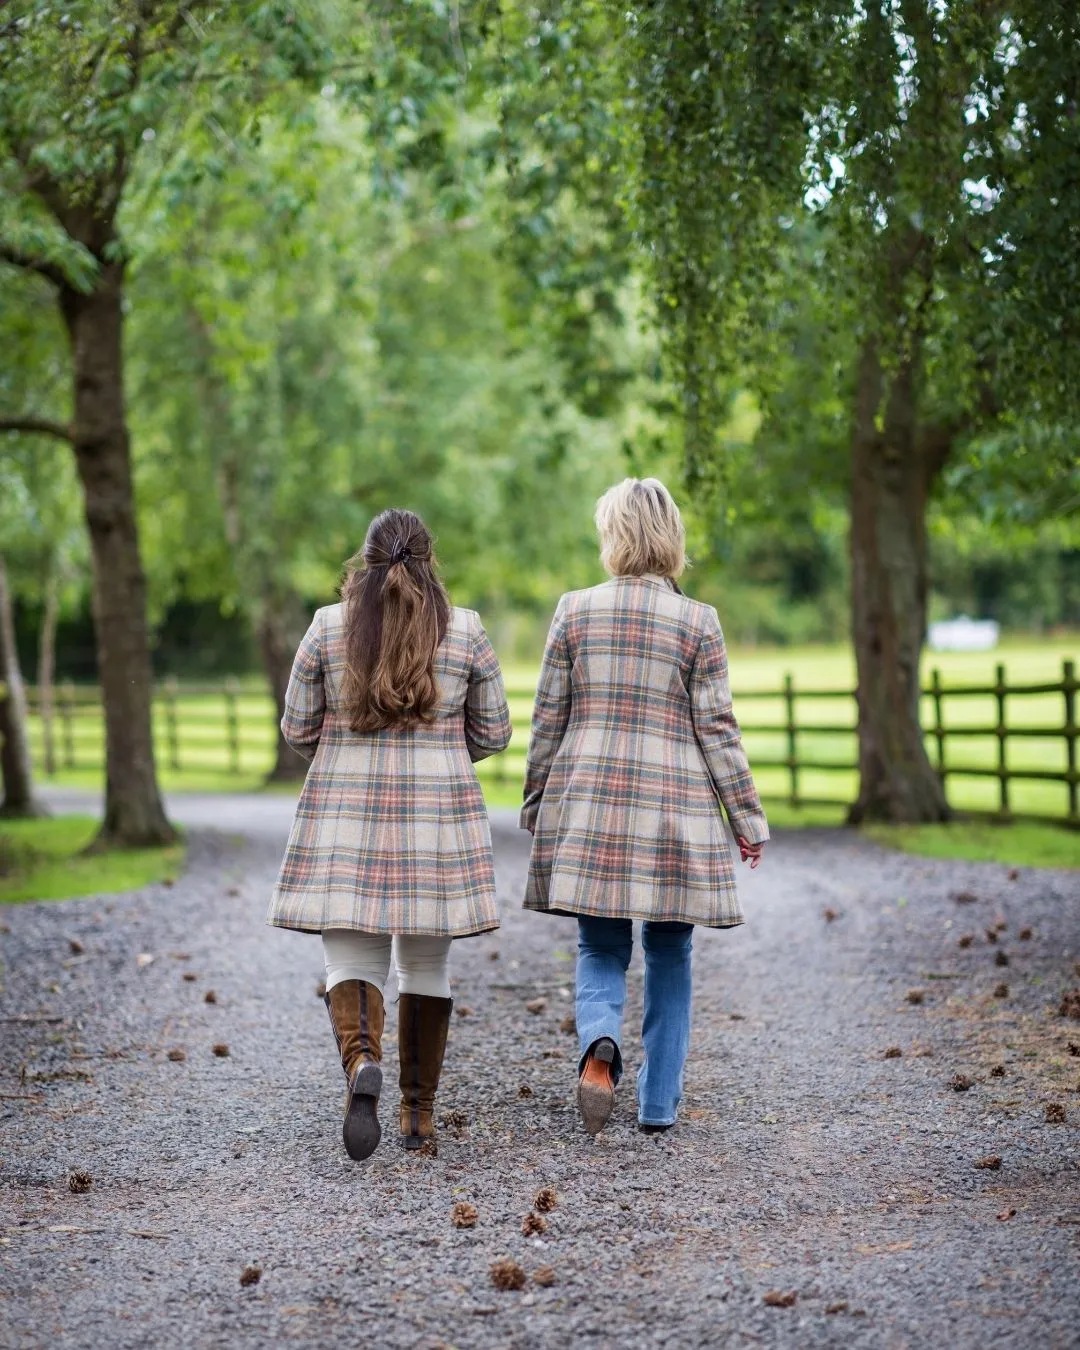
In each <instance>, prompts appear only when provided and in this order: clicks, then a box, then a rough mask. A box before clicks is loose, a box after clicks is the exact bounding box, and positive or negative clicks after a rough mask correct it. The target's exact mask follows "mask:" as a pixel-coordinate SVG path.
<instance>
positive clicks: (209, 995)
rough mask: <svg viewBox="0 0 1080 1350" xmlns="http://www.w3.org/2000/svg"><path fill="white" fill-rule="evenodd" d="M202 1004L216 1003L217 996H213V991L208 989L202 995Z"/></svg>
mask: <svg viewBox="0 0 1080 1350" xmlns="http://www.w3.org/2000/svg"><path fill="white" fill-rule="evenodd" d="M203 1002H204V1003H216V1002H217V994H215V993H214V991H213V990H212V989H208V990H207V991H206V993H205V994H203Z"/></svg>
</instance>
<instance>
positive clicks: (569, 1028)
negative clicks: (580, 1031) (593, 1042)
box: [559, 1013, 577, 1036]
mask: <svg viewBox="0 0 1080 1350" xmlns="http://www.w3.org/2000/svg"><path fill="white" fill-rule="evenodd" d="M559 1030H560V1031H563V1032H565V1033H566V1035H567V1036H576V1035H577V1019H576V1018H575V1017H574V1015H573V1013H571V1014H570V1015H569V1016H568V1017H564V1018H563V1020H562V1021H561V1022H560V1023H559Z"/></svg>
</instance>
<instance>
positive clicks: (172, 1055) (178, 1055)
mask: <svg viewBox="0 0 1080 1350" xmlns="http://www.w3.org/2000/svg"><path fill="white" fill-rule="evenodd" d="M166 1059H171V1060H172V1062H173V1063H174V1064H183V1062H184V1060H185V1059H187V1051H186V1050H181V1049H180V1048H179V1047H177V1049H175V1050H170V1051H169V1053H168V1055H167V1056H166Z"/></svg>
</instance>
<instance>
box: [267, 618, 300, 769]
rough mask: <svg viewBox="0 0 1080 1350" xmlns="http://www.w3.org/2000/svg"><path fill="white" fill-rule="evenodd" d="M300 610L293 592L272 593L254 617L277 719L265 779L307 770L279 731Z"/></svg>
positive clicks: (295, 645)
mask: <svg viewBox="0 0 1080 1350" xmlns="http://www.w3.org/2000/svg"><path fill="white" fill-rule="evenodd" d="M299 612H300V602H299V600H298V599H297V597H296V596H289V597H288V598H284V597H282V596H279V595H272V596H269V597H267V598H266V599H264V600H263V601H262V603H261V604H260V606H259V612H258V617H257V621H256V636H257V639H258V644H259V654H260V655H261V657H262V663H263V669H264V670H265V671H266V677H267V679H268V680H269V681H270V691H271V693H272V694H273V696H274V709H275V715H276V717H277V722H278V732H277V752H276V755H275V760H274V767H273V769H272V770H271V771H270V776H269V777H268V779H267V782H270V783H291V782H297V781H299V780H301V779H303V777H304V775H305V774H306V773H307V770H308V765H307V760H305V759H303V758H302V757H301V756H300V755H298V754H297V753H296V751H295V750H293V749H292V747H291V746H290V745H289V744H288V743H287V742H286V740H285V737H284V736H282V734H281V719H282V717H283V716H284V713H285V693H286V691H287V689H288V687H289V676H290V675H291V674H292V665H293V658H294V657H295V655H296V648H297V641H298V637H297V631H296V630H297V628H298V627H299V625H298V624H296V623H295V622H294V621H295V618H296V616H297V614H298V613H299Z"/></svg>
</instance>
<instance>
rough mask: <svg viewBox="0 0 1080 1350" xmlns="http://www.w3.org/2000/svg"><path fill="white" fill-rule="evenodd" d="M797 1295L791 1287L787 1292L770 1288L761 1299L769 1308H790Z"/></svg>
mask: <svg viewBox="0 0 1080 1350" xmlns="http://www.w3.org/2000/svg"><path fill="white" fill-rule="evenodd" d="M798 1297H799V1296H798V1294H797V1293H795V1291H794V1290H793V1289H792V1290H790V1291H788V1292H787V1293H783V1292H782V1291H781V1290H779V1289H770V1290H769V1292H768V1293H767V1294H765V1295H764V1296H763V1297H762V1300H761V1301H762V1303H764V1304H766V1306H767V1307H770V1308H791V1307H793V1306H794V1303H795V1300H796V1299H797V1298H798Z"/></svg>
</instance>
